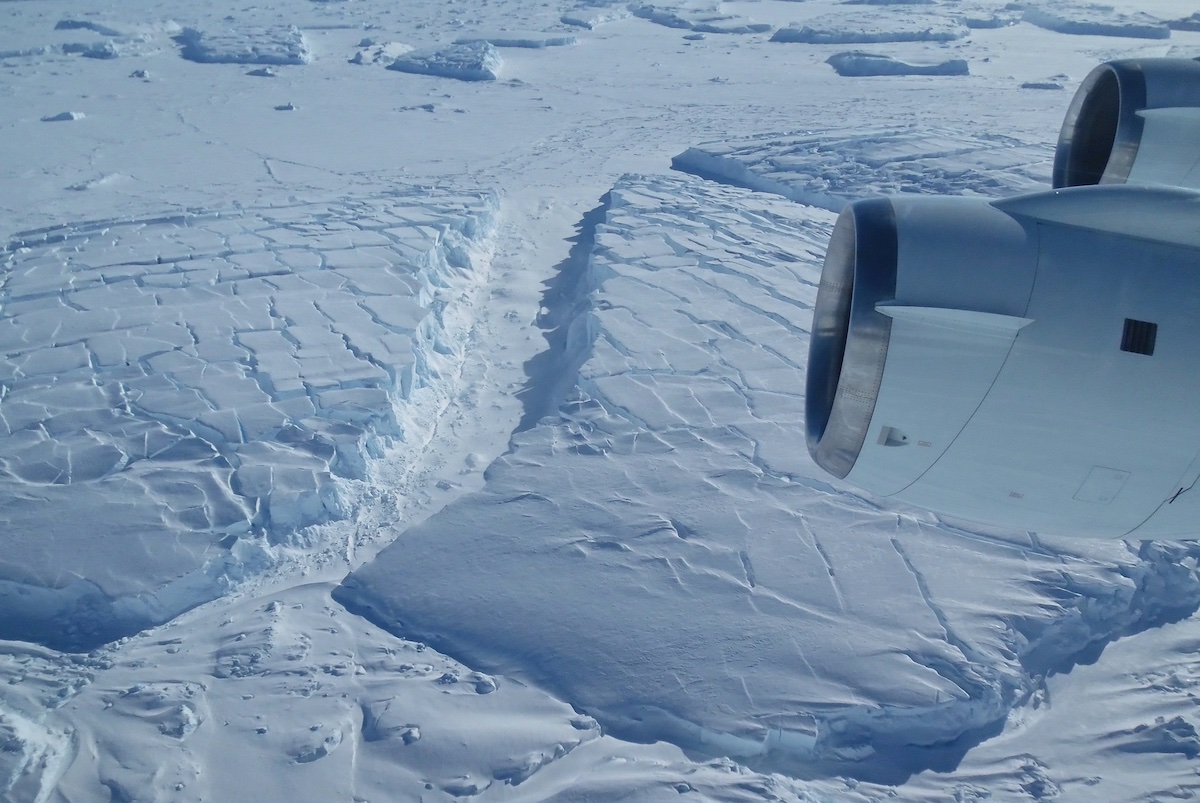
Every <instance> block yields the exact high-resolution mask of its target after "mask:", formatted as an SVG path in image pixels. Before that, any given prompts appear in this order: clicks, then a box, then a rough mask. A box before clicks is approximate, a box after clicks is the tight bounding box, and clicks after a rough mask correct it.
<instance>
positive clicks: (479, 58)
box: [388, 42, 504, 81]
mask: <svg viewBox="0 0 1200 803" xmlns="http://www.w3.org/2000/svg"><path fill="white" fill-rule="evenodd" d="M503 66H504V59H503V58H502V57H501V55H500V51H499V50H497V49H496V47H495V46H494V45H492V44H491V43H490V42H472V43H470V44H459V45H450V46H449V47H444V48H442V49H440V50H415V51H413V52H411V53H407V54H405V55H403V56H400V57H399V58H398V59H396V60H395V61H393V62H392V63H391V64H390V65H388V69H389V70H398V71H399V72H407V73H416V74H418V75H434V76H439V77H442V78H457V79H459V80H460V81H495V80H496V79H497V78H499V77H500V70H501V68H502V67H503Z"/></svg>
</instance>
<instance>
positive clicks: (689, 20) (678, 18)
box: [629, 3, 775, 33]
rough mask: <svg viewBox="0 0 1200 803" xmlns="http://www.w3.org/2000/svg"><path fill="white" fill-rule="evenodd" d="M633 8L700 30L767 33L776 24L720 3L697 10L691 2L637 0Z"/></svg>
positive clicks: (637, 12) (667, 22) (664, 22)
mask: <svg viewBox="0 0 1200 803" xmlns="http://www.w3.org/2000/svg"><path fill="white" fill-rule="evenodd" d="M629 10H630V11H631V12H632V13H633V15H634V16H635V17H641V18H642V19H646V20H650V21H651V22H655V23H658V24H659V25H665V26H667V27H668V28H684V29H687V30H691V31H697V32H699V33H767V32H768V31H770V30H771V29H772V28H774V27H775V26H773V25H771V24H769V23H765V22H755V21H753V20H751V19H747V18H745V17H738V16H733V15H729V14H724V13H722V12H721V11H720V7H719V6H718V7H715V8H713V9H712V10H711V11H705V10H697V9H695V8H693V7H690V6H656V5H650V4H639V3H634V4H631V5H630V6H629Z"/></svg>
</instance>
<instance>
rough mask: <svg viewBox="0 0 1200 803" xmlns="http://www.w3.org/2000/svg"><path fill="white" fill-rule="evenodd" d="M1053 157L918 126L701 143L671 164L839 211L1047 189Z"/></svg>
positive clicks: (1007, 141)
mask: <svg viewBox="0 0 1200 803" xmlns="http://www.w3.org/2000/svg"><path fill="white" fill-rule="evenodd" d="M1052 158H1053V152H1052V151H1051V150H1050V148H1049V147H1048V146H1045V145H1038V146H1034V145H1029V144H1027V143H1023V142H1020V141H1018V140H1015V139H1012V138H1009V137H1001V136H990V137H986V138H985V137H972V136H968V135H965V134H964V133H962V132H961V131H949V130H944V129H938V128H931V127H928V126H923V127H921V128H892V129H882V130H877V131H827V132H823V133H811V132H802V133H782V134H763V135H761V136H758V137H754V138H751V139H748V140H742V141H736V142H713V143H708V144H704V145H698V146H695V147H692V148H689V149H687V150H686V151H684V152H683V153H681V154H679V155H678V156H676V157H675V159H674V160H673V162H672V164H673V166H674V167H675V169H677V170H682V171H685V172H688V173H696V174H698V175H702V176H707V177H709V178H715V179H718V180H720V181H725V182H729V183H732V184H737V185H739V186H743V187H750V188H752V189H757V190H762V191H764V192H773V193H777V194H780V195H783V196H786V197H788V198H791V199H792V200H794V201H799V202H800V203H804V204H811V205H813V206H820V207H823V208H825V209H830V210H833V211H837V210H840V209H841V208H842V206H844V205H845V204H846V202H847V201H850V200H853V199H855V198H861V197H863V196H867V195H889V194H895V193H902V192H938V193H943V194H946V195H958V194H963V193H970V194H977V195H994V196H1008V195H1015V194H1018V193H1021V192H1033V191H1035V190H1038V189H1045V188H1046V187H1047V186H1048V185H1049V180H1050V162H1051V160H1052Z"/></svg>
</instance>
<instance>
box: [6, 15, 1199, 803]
mask: <svg viewBox="0 0 1200 803" xmlns="http://www.w3.org/2000/svg"><path fill="white" fill-rule="evenodd" d="M398 5H399V6H400V7H397V6H398ZM404 6H412V7H404ZM0 8H3V9H4V13H5V17H6V23H5V24H4V25H3V26H0V73H2V74H3V76H4V78H3V80H0V131H3V141H4V142H5V147H4V148H2V149H0V270H2V274H0V342H2V343H3V354H2V355H0V523H2V524H0V526H2V527H3V532H4V539H5V540H4V546H5V549H4V550H3V551H2V552H0V639H3V641H0V678H3V680H4V681H5V682H4V683H0V746H2V748H3V749H0V797H2V799H4V800H12V801H22V802H24V801H67V800H121V801H135V800H136V801H141V800H180V801H188V800H194V801H200V800H208V801H212V800H242V799H254V800H264V801H267V800H305V801H307V800H313V801H318V800H320V801H327V800H347V801H350V800H353V801H384V800H414V801H415V800H426V801H435V800H453V799H464V798H467V799H479V800H485V801H486V800H521V801H533V800H590V801H607V800H618V799H620V800H647V801H649V800H655V801H657V800H675V799H680V798H682V799H685V800H686V799H694V800H712V801H755V800H790V801H867V800H893V799H898V800H914V801H915V800H929V801H933V800H955V801H973V800H998V801H1000V800H1003V801H1007V800H1013V801H1024V800H1050V799H1061V800H1088V801H1127V800H1135V799H1137V800H1166V799H1182V798H1188V797H1191V796H1194V795H1195V794H1197V793H1198V792H1200V774H1198V773H1200V765H1198V764H1197V763H1196V762H1197V760H1198V759H1200V733H1198V732H1197V729H1196V723H1197V721H1198V719H1200V717H1197V715H1196V713H1195V712H1196V702H1197V699H1200V698H1197V696H1196V695H1197V694H1198V693H1200V692H1198V689H1200V648H1198V647H1197V644H1200V631H1198V630H1197V628H1196V624H1195V622H1194V620H1193V618H1191V617H1192V614H1193V613H1195V611H1196V610H1197V608H1198V607H1200V573H1198V571H1197V560H1198V559H1200V547H1197V546H1195V545H1192V544H1187V543H1184V544H1169V543H1146V544H1140V543H1130V544H1124V543H1120V542H1092V541H1086V540H1073V541H1067V540H1061V539H1053V538H1048V537H1042V536H1038V535H1035V534H1030V533H1012V532H1000V531H992V530H987V529H984V528H980V527H978V526H974V525H970V524H966V523H963V522H951V521H945V520H942V519H940V518H938V517H935V516H933V515H931V514H929V513H926V512H923V511H920V510H915V509H910V508H903V507H898V506H896V505H893V504H890V503H887V502H883V501H880V500H873V499H869V498H866V497H863V496H862V495H860V494H857V493H855V492H854V491H853V490H852V489H849V488H847V487H844V486H841V485H838V484H837V483H833V482H830V481H829V479H828V478H827V477H824V476H823V475H822V474H821V473H820V472H819V471H818V470H817V469H816V468H815V466H813V465H812V463H811V461H810V460H809V459H808V457H807V453H806V451H805V448H804V442H803V432H802V424H803V375H804V369H805V362H806V354H807V337H808V325H809V319H810V316H811V306H812V303H813V300H814V296H815V288H816V282H817V280H818V277H819V271H820V264H821V259H822V256H823V248H824V243H825V241H826V239H827V237H828V235H829V232H830V229H831V227H832V223H833V220H834V213H835V212H836V211H837V210H838V209H839V208H840V207H841V205H842V204H844V203H845V202H846V201H847V200H849V199H852V198H856V197H861V196H864V195H869V194H877V193H896V192H929V193H951V194H976V195H985V196H1004V195H1011V194H1015V193H1019V192H1024V191H1030V190H1035V189H1038V188H1041V187H1044V186H1046V184H1047V181H1048V175H1049V168H1050V160H1051V158H1052V146H1053V141H1054V138H1055V136H1056V134H1057V131H1058V126H1059V124H1060V122H1061V118H1062V115H1063V113H1064V111H1065V108H1066V105H1067V103H1068V101H1069V99H1070V92H1071V91H1072V90H1073V89H1074V87H1075V86H1076V85H1077V84H1078V82H1079V80H1080V79H1082V77H1083V76H1084V75H1086V73H1087V72H1088V70H1090V69H1091V68H1092V67H1093V66H1094V65H1095V64H1096V63H1098V62H1099V61H1102V60H1105V59H1111V58H1123V57H1135V56H1159V55H1167V54H1171V55H1182V56H1194V55H1200V33H1197V32H1195V31H1188V30H1185V29H1186V28H1187V27H1188V26H1186V25H1175V26H1174V27H1173V26H1172V25H1171V23H1172V22H1173V21H1177V20H1183V19H1185V18H1187V17H1189V16H1191V15H1193V14H1194V12H1195V11H1196V8H1195V7H1194V6H1192V5H1187V4H1185V3H1183V2H1177V1H1176V0H1149V1H1148V2H1138V3H1134V2H1127V3H1118V4H1116V6H1115V7H1111V8H1108V7H1099V6H1094V5H1079V6H1069V5H1065V4H1062V3H1053V4H1050V3H1046V4H1020V7H1019V8H1018V7H1017V6H1016V5H1014V4H1009V5H1004V4H1002V3H1000V2H996V3H987V2H978V0H969V1H964V2H954V3H951V2H948V0H946V1H943V2H927V3H895V2H892V3H886V2H857V3H840V2H834V0H808V1H807V2H803V3H797V2H787V1H785V0H757V1H753V0H747V1H746V2H727V3H712V2H690V3H688V2H685V3H678V4H647V3H631V4H628V3H623V2H607V1H606V0H587V2H579V3H576V2H573V0H555V2H549V3H545V4H537V5H534V4H528V3H521V2H518V0H492V1H491V2H483V0H462V1H461V2H446V3H425V4H415V3H410V4H394V3H384V2H381V0H344V1H343V2H338V1H337V0H331V1H329V2H313V1H312V0H289V2H279V3H270V2H268V3H260V4H256V5H254V6H252V7H242V6H238V5H236V4H227V3H214V4H205V5H204V6H203V7H198V8H195V9H188V10H186V11H180V9H179V8H178V6H175V5H172V4H167V3H159V2H152V1H151V0H130V2H123V3H120V4H111V5H103V6H96V5H94V4H84V3H80V2H78V0H70V1H68V0H3V2H2V3H0ZM1191 27H1194V25H1193V26H1191ZM946 64H953V65H954V68H953V69H949V68H945V67H942V66H940V65H946ZM962 64H965V66H966V69H965V70H964V69H962V68H961V67H960V66H959V65H962ZM831 65H833V66H831ZM835 66H836V67H837V69H836V70H835V69H834V67H835Z"/></svg>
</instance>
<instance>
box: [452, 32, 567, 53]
mask: <svg viewBox="0 0 1200 803" xmlns="http://www.w3.org/2000/svg"><path fill="white" fill-rule="evenodd" d="M481 42H486V43H488V44H490V45H493V46H495V47H521V48H527V49H532V50H540V49H541V48H545V47H570V46H571V45H575V44H578V43H579V37H577V36H575V35H573V34H552V33H513V32H511V31H506V32H504V33H500V34H495V35H487V36H483V35H478V34H475V35H471V36H460V37H459V38H458V39H455V40H454V44H456V45H473V44H479V43H481Z"/></svg>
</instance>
